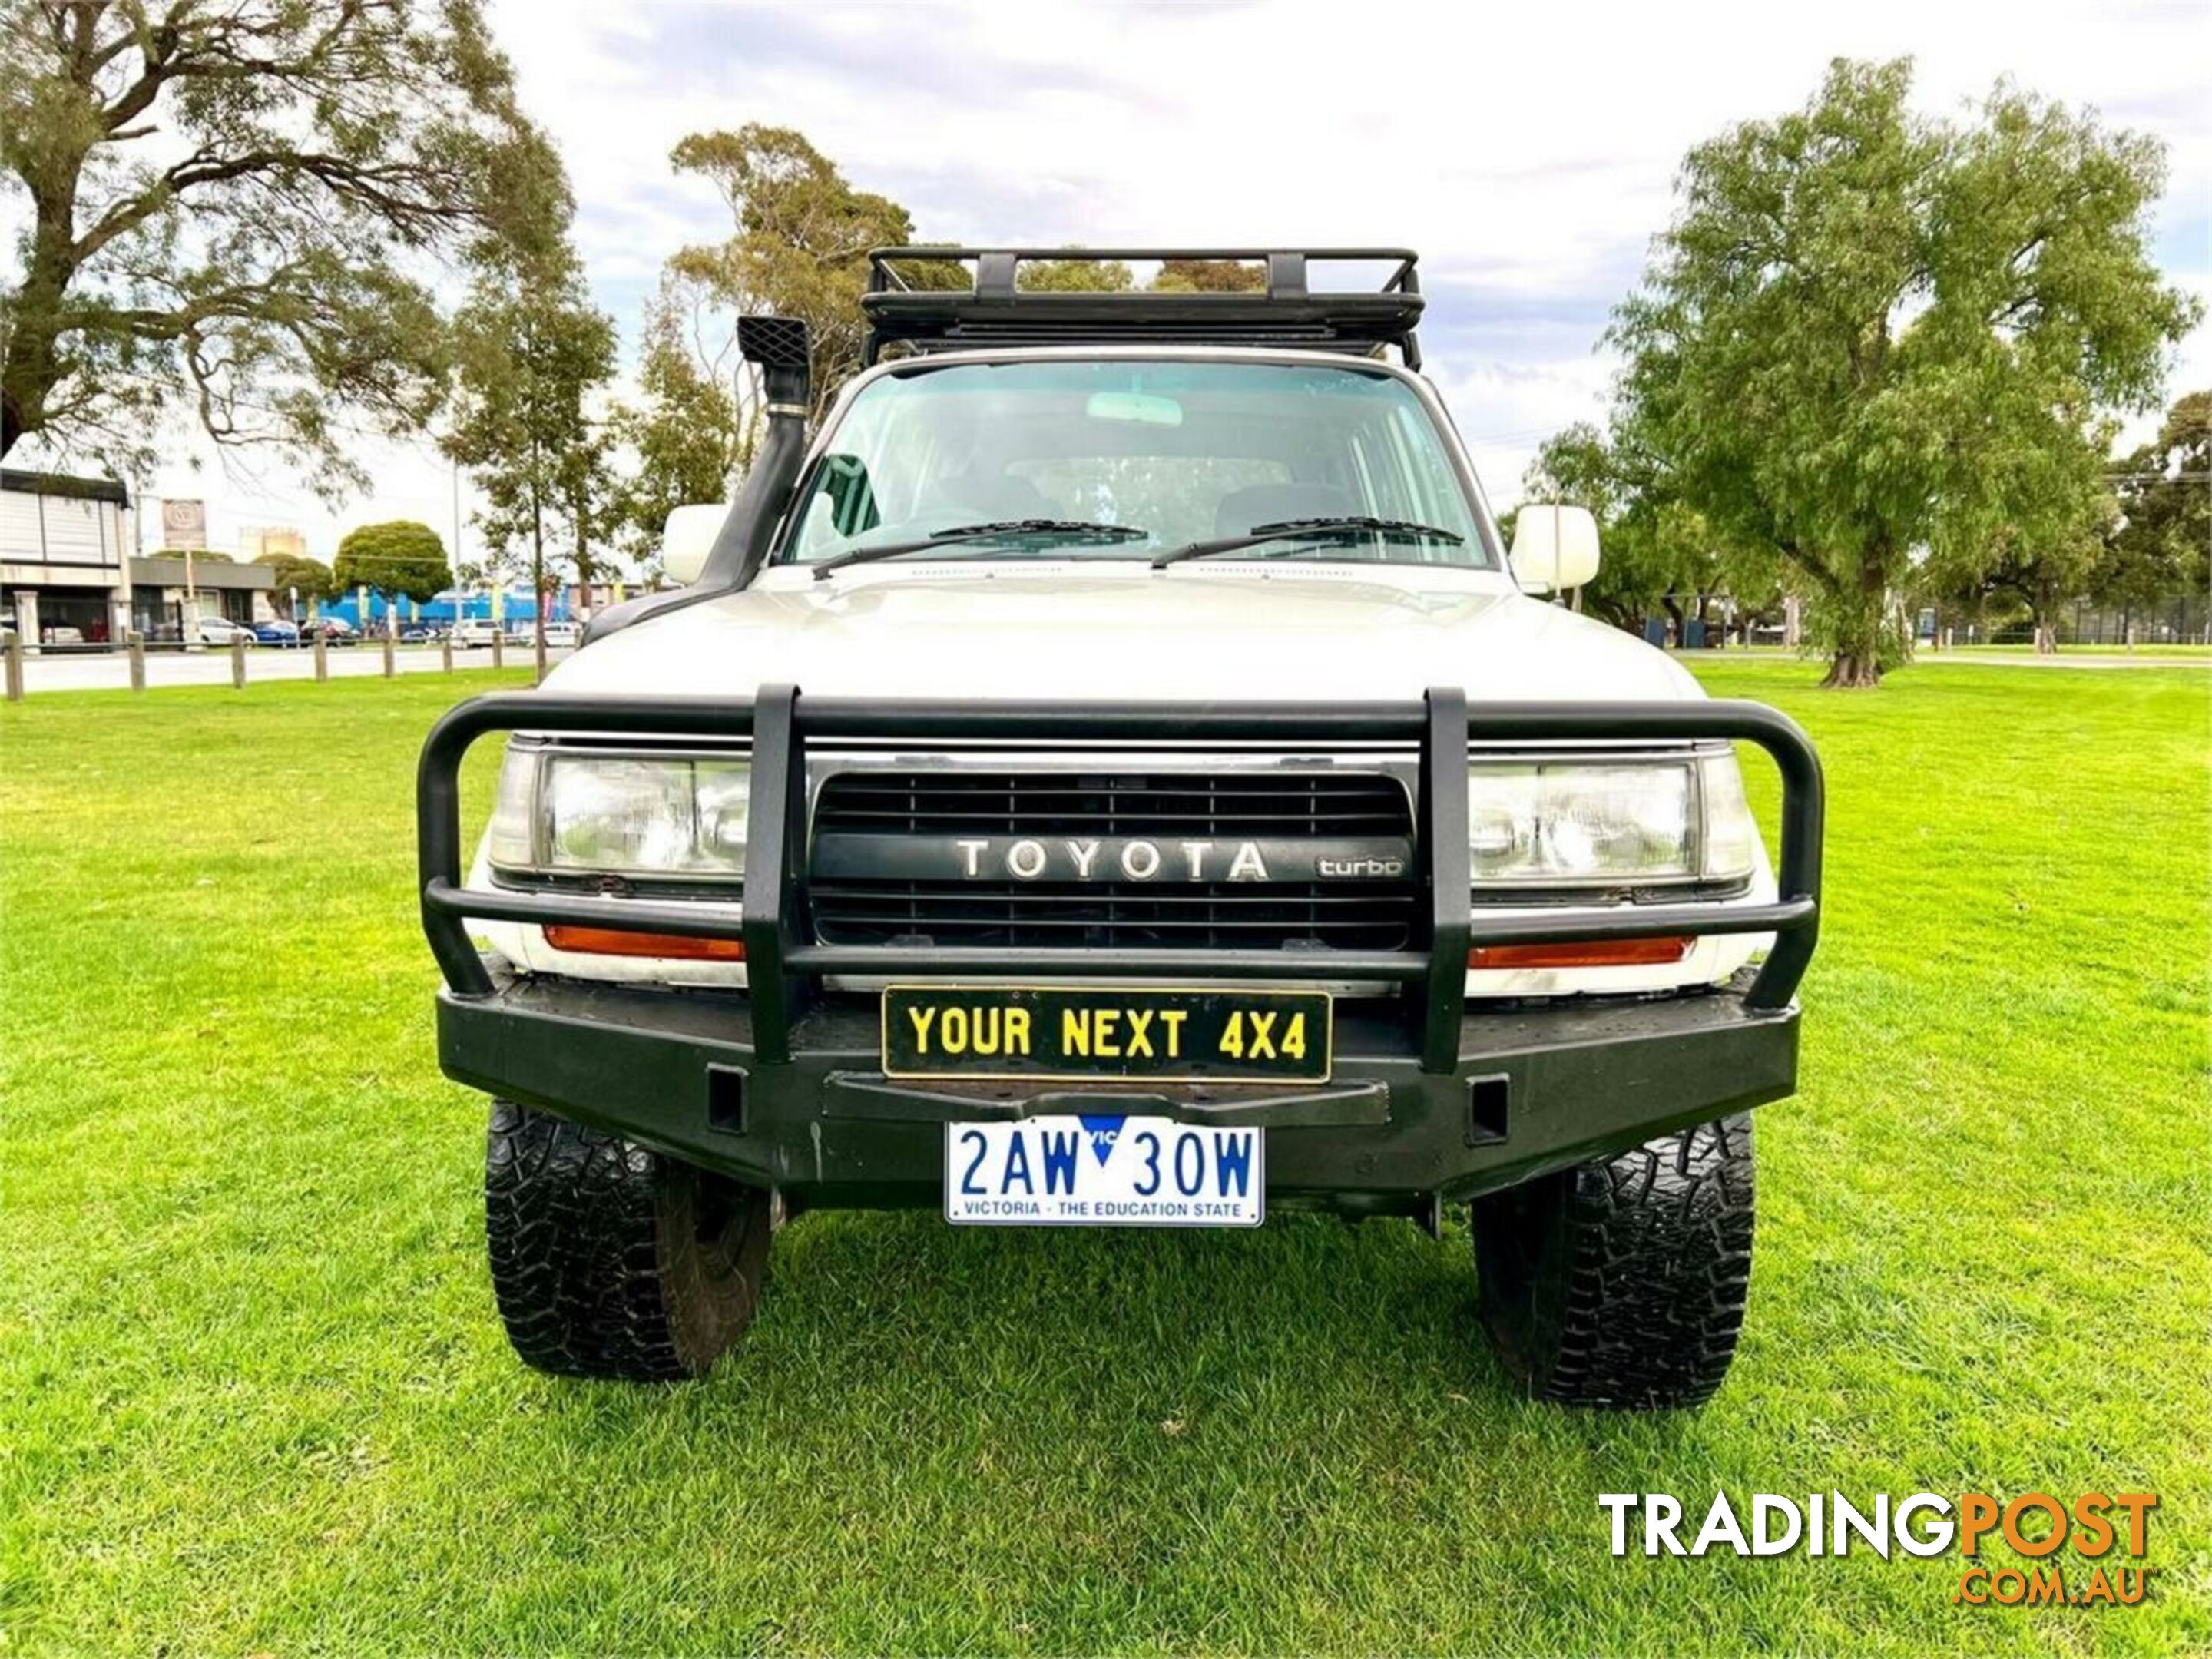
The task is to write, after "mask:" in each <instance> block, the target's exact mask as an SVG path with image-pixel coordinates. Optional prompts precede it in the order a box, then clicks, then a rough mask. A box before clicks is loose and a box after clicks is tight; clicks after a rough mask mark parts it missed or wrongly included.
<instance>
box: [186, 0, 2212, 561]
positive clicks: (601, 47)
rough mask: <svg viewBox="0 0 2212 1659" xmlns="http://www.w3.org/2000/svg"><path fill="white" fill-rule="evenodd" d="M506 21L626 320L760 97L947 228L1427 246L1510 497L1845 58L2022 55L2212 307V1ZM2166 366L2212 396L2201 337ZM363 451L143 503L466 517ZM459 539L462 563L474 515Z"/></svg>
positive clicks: (2017, 63)
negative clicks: (2143, 173)
mask: <svg viewBox="0 0 2212 1659" xmlns="http://www.w3.org/2000/svg"><path fill="white" fill-rule="evenodd" d="M494 14H495V20H496V24H497V28H498V33H499V36H500V39H501V42H502V44H503V45H504V46H506V48H507V51H508V52H509V53H510V54H511V55H512V56H513V59H514V61H515V64H516V68H517V70H518V72H519V74H520V79H521V84H522V92H523V96H524V100H525V102H526V105H527V106H528V107H529V108H530V110H531V111H532V113H533V114H534V115H535V116H536V117H537V118H538V119H539V120H540V121H542V122H543V123H544V125H546V126H547V127H548V128H550V131H552V133H553V135H554V137H555V138H556V141H557V142H558V143H559V144H560V146H561V149H562V153H563V155H565V157H566V158H567V161H568V170H569V172H570V173H571V175H572V177H573V179H574V184H575V189H576V195H577V198H578V204H579V210H578V216H577V224H576V234H577V240H578V244H579V246H580V252H582V255H583V258H584V260H585V264H586V268H587V270H588V271H589V274H590V277H591V282H592V289H593V290H594V292H595V293H596V295H597V296H598V299H599V303H600V304H601V305H602V306H603V307H605V308H606V309H607V310H608V311H609V312H610V313H611V314H612V315H613V316H614V317H615V319H617V322H618V323H619V324H620V325H621V326H622V329H623V334H624V337H625V340H626V341H628V342H634V341H635V337H636V332H637V327H638V319H639V313H640V308H641V304H642V302H643V301H644V299H645V297H646V296H647V294H649V293H650V292H651V290H652V288H653V283H654V281H655V279H656V276H657V275H658V272H659V267H660V262H661V260H662V259H663V258H664V257H665V255H666V254H667V253H668V252H671V250H672V249H674V248H676V247H677V246H679V245H681V244H683V243H685V242H694V241H707V240H715V239H718V238H720V236H722V235H725V234H727V231H728V228H729V223H728V217H727V214H726V210H725V209H724V207H723V205H722V204H721V202H720V199H719V198H718V197H716V196H715V195H714V192H713V191H711V190H710V189H708V188H707V187H705V186H703V185H695V184H692V183H689V182H686V181H682V180H679V179H677V178H675V177H674V176H673V175H672V174H671V172H670V170H669V167H668V161H667V158H668V152H669V149H670V148H671V146H672V145H673V144H674V143H676V141H677V140H678V138H680V137H683V136H684V134H685V133H687V132H692V131H703V130H711V129H714V128H720V127H730V128H734V127H737V126H738V125H742V124H744V122H747V121H762V122H769V123H774V124H779V125H792V126H796V127H799V129H801V130H802V131H805V134H806V135H807V136H808V137H810V138H811V140H812V141H813V142H814V143H816V145H817V146H818V147H819V148H820V149H823V151H824V152H825V153H827V154H828V155H830V156H832V157H833V158H834V159H835V160H836V161H837V162H838V163H839V164H840V165H841V166H842V167H843V169H844V171H845V173H846V175H847V176H848V178H849V179H852V180H853V181H854V183H855V184H856V185H860V186H862V187H864V188H866V189H871V190H877V191H884V192H885V193H886V194H889V195H890V196H891V197H894V198H896V200H898V201H900V202H901V203H902V204H905V206H906V207H907V208H908V210H909V211H910V212H911V213H912V214H913V216H914V220H915V228H916V230H917V233H918V234H920V235H921V237H923V238H926V239H930V240H963V241H972V242H1000V243H1039V242H1060V241H1067V242H1082V243H1088V244H1091V245H1093V246H1106V245H1110V244H1114V243H1146V242H1161V241H1168V242H1172V241H1176V240H1182V241H1187V242H1196V243H1206V242H1216V243H1220V242H1227V243H1246V242H1251V243H1262V244H1265V243H1285V244H1290V243H1298V242H1306V243H1311V244H1319V243H1330V242H1334V243H1347V242H1387V243H1393V244H1396V243H1403V244H1407V245H1410V246H1413V247H1415V248H1418V249H1419V252H1420V253H1421V256H1422V265H1421V268H1422V273H1423V286H1424V288H1425V290H1426V291H1427V293H1428V294H1429V295H1430V296H1431V298H1430V301H1429V307H1430V308H1429V320H1428V322H1427V325H1425V327H1424V328H1423V330H1422V342H1423V347H1424V350H1425V355H1426V356H1427V359H1428V368H1429V371H1430V373H1431V374H1432V375H1433V377H1434V378H1435V379H1436V380H1437V382H1438V384H1439V385H1440V386H1442V387H1443V391H1444V393H1445V396H1446V398H1447V399H1448V401H1449V403H1450V404H1451V407H1452V410H1453V412H1454V414H1455V417H1456V419H1457V421H1458V423H1459V427H1460V429H1461V431H1462V433H1463V434H1464V435H1466V437H1467V438H1468V441H1469V442H1470V444H1471V445H1472V446H1473V447H1474V452H1475V460H1476V464H1477V465H1478V466H1479V467H1480V470H1481V471H1482V473H1483V476H1484V478H1485V481H1486V483H1487V485H1488V487H1489V489H1490V490H1491V492H1492V496H1493V499H1495V500H1497V501H1498V503H1499V504H1500V505H1501V506H1502V505H1504V504H1505V503H1507V502H1510V501H1511V500H1512V499H1513V498H1514V497H1515V495H1516V494H1517V487H1518V482H1519V478H1520V476H1521V471H1522V467H1523V466H1524V465H1526V464H1527V462H1528V458H1529V455H1530V453H1532V451H1533V450H1534V447H1535V446H1536V444H1537V443H1538V442H1539V441H1541V439H1542V438H1543V437H1544V436H1545V435H1547V434H1548V433H1550V432H1551V431H1553V430H1554V429H1556V428H1558V427H1559V426H1560V425H1562V424H1564V423H1565V422H1568V421H1571V420H1574V419H1577V418H1580V417H1584V416H1595V415H1597V414H1598V413H1599V412H1600V411H1601V409H1602V406H1603V399H1604V393H1605V389H1606V386H1607V380H1608V379H1609V376H1610V374H1611V373H1612V370H1613V364H1612V362H1610V361H1609V360H1608V359H1607V356H1605V355H1604V353H1603V352H1602V350H1601V348H1600V342H1599V336H1600V335H1601V332H1602V331H1603V329H1604V326H1605V323H1606V319H1607V312H1608V311H1609V309H1610V307H1612V306H1613V304H1614V302H1615V301H1618V300H1619V299H1620V296H1621V295H1623V294H1624V293H1625V292H1626V290H1627V289H1629V287H1630V286H1631V285H1632V283H1633V282H1634V280H1635V278H1636V276H1637V273H1638V270H1639V269H1640V267H1641V264H1642V261H1643V258H1644V250H1645V247H1646V245H1647V242H1648V240H1649V239H1650V235H1651V234H1652V233H1653V232H1654V231H1655V230H1656V229H1657V228H1659V227H1661V226H1662V224H1664V222H1666V220H1667V217H1668V211H1669V205H1670V191H1671V185H1672V181H1673V177H1674V169H1675V167H1676V166H1677V164H1678V163H1679V161H1680V158H1681V156H1682V154H1683V152H1684V151H1685V150H1686V149H1687V148H1688V147H1689V146H1690V145H1691V144H1692V143H1696V142H1697V141H1698V140H1699V139H1701V138H1704V137H1708V136H1711V134H1713V133H1716V132H1717V131H1721V130H1722V129H1723V128H1725V127H1726V126H1728V125H1729V124H1731V123H1733V122H1735V121H1738V120H1741V119H1744V118H1748V117H1755V116H1764V115H1769V114H1772V113H1774V112H1778V111H1780V110H1783V109H1786V108H1790V107H1793V106H1797V105H1799V104H1801V103H1802V102H1803V101H1804V100H1805V99H1806V98H1807V97H1808V95H1809V94H1811V92H1812V90H1813V89H1814V87H1815V86H1816V85H1817V84H1818V82H1819V80H1820V76H1821V73H1822V70H1823V68H1824V66H1825V65H1826V62H1827V61H1828V59H1830V58H1833V57H1835V56H1838V55H1847V56H1852V57H1863V58H1874V57H1890V56H1895V55H1899V54H1911V56H1912V57H1914V58H1916V59H1917V64H1918V77H1917V88H1918V96H1919V99H1920V101H1921V102H1922V104H1923V106H1925V107H1927V108H1928V109H1929V110H1931V111H1939V112H1952V111H1955V110H1958V109H1959V108H1960V107H1961V106H1963V105H1964V104H1965V103H1966V102H1967V101H1968V100H1976V99H1978V98H1979V97H1980V96H1981V95H1982V94H1984V93H1986V92H1987V91H1988V90H1989V88H1990V85H1991V83H1992V82H1994V81H1995V80H1996V78H1997V77H1998V76H2003V75H2008V76H2012V77H2014V78H2015V79H2016V80H2017V81H2018V82H2021V84H2022V85H2023V86H2026V87H2027V88H2033V89H2034V90H2036V91H2039V92H2041V93H2045V94H2050V95H2052V96H2055V97H2058V98H2061V99H2063V100H2066V101H2067V102H2069V103H2072V104H2087V105H2092V106H2095V107H2096V108H2097V109H2098V110H2100V112H2102V113H2103V114H2104V116H2105V117H2106V118H2107V119H2108V120H2110V121H2111V122H2112V123H2114V124H2116V125H2125V126H2129V127H2133V128H2136V129H2139V130H2142V131H2148V132H2150V133H2152V134H2154V135H2156V136H2157V137H2160V138H2161V139H2163V140H2164V141H2165V143H2166V146H2167V149H2168V155H2169V161H2170V165H2171V167H2172V179H2171V183H2170V186H2169V190H2168V192H2167V195H2166V200H2165V202H2164V204H2162V206H2161V207H2160V211H2159V217H2158V228H2157V235H2156V243H2155V246H2156V252H2157V255H2158V258H2159V259H2160V262H2161V264H2163V265H2164V266H2165V267H2166V270H2167V271H2168V272H2169V273H2170V274H2171V275H2172V276H2173V277H2174V278H2175V279H2176V280H2179V281H2181V282H2184V283H2187V284H2188V285H2189V286H2191V288H2193V289H2196V290H2197V292H2199V293H2203V294H2207V295H2212V95H2208V92H2207V86H2208V74H2207V70H2208V66H2212V5H2208V4H2207V3H2205V0H2171V3H2143V4H2135V5H2124V4H2114V5H2106V6H2088V5H2074V6H2037V5H2033V4H2026V3H2014V4H2008V5H2002V6H1995V5H1990V6H1976V5H1958V4H1944V3H1935V0H1912V3H1896V4H1892V3H1854V4H1850V5H1841V4H1832V5H1828V6H1819V5H1812V6H1806V5H1799V6H1784V5H1777V4H1773V3H1765V4H1747V5H1741V6H1738V5H1717V4H1710V5H1699V4H1673V5H1664V6H1647V5H1627V4H1621V5H1613V6H1606V5H1592V6H1582V5H1574V4H1563V3H1559V0H1539V3H1534V4H1528V5H1519V6H1475V5H1471V4H1464V3H1462V4H1438V5H1434V6H1428V7H1424V6H1404V5H1399V6H1379V5H1377V6H1361V5H1356V4H1346V3H1344V0H1333V3H1328V4H1316V5H1304V4H1291V3H1261V0H1254V3H1234V4H1219V5H1201V4H1169V3H1155V4H1143V5H1119V6H1109V5H1092V6H1079V5H1073V4H1048V3H1041V0H1028V3H1008V4H995V3H970V4H965V5H949V6H944V7H938V6H933V5H924V4H918V3H917V4H901V5H896V6H888V7H873V6H863V5H848V4H837V3H824V0H811V3H805V4H800V5H791V6H763V5H753V4H742V5H741V4H736V3H713V0H649V3H629V4H615V3H605V0H597V3H595V0H494ZM1369 23H1372V25H1373V26H1374V27H1375V29H1376V34H1375V37H1374V38H1373V39H1372V40H1366V39H1363V38H1362V37H1361V34H1360V30H1361V28H1362V27H1364V26H1365V25H1367V24H1369ZM2172 384H2173V387H2174V389H2176V390H2179V389H2180V388H2182V387H2185V386H2203V385H2206V384H2212V334H2208V331H2206V330H2203V329H2200V330H2199V331H2198V332H2197V336H2196V337H2193V338H2192V339H2191V341H2190V342H2189V343H2187V345H2186V346H2185V349H2184V351H2183V354H2182V361H2181V364H2180V368H2179V371H2178V373H2177V375H2176V377H2175V380H2174V381H2173V383H2172ZM2141 424H2142V423H2138V426H2139V427H2140V426H2141ZM372 459H373V462H374V473H375V476H376V479H377V483H376V488H375V490H374V494H373V495H371V496H370V497H369V498H368V499H367V500H365V501H356V502H353V503H349V504H348V505H346V506H345V507H341V508H340V509H339V510H338V511H337V512H336V513H332V512H331V511H329V510H327V509H325V508H324V507H321V506H320V505H319V503H317V502H316V501H314V499H313V497H312V496H311V495H309V494H308V493H307V491H306V490H305V489H302V488H301V487H300V486H299V485H298V484H297V483H295V482H294V481H292V480H290V479H289V478H287V477H284V476H283V474H282V473H274V474H268V475H265V476H264V477H262V478H261V479H260V480H259V481H258V483H256V482H255V481H254V480H252V479H249V478H247V477H245V476H244V475H243V474H241V473H239V472H237V471H236V470H235V469H234V468H233V469H229V470H228V476H226V469H225V468H224V467H223V466H222V465H221V464H219V463H216V464H210V465H205V466H204V467H203V468H202V470H201V471H199V472H198V473H197V474H195V473H193V472H192V471H191V470H190V469H189V468H187V467H185V466H182V465H179V466H177V467H173V468H170V469H167V470H166V471H163V472H162V473H161V475H160V476H159V477H158V478H157V480H156V490H155V494H157V495H204V496H205V497H206V498H207V500H208V501H209V507H210V543H211V544H213V545H215V546H216V547H228V546H234V545H235V543H236V538H237V535H238V532H239V531H240V529H241V528H243V527H244V526H248V525H252V524H260V523H284V524H292V525H296V526H300V527H301V528H302V529H304V530H306V531H307V534H308V538H309V542H310V544H311V546H312V547H313V550H314V551H315V552H316V553H317V554H318V555H319V556H324V557H328V556H330V554H331V551H332V550H333V549H334V546H335V544H336V540H337V536H338V535H339V534H341V533H342V532H343V529H344V528H346V527H348V526H351V525H353V524H356V523H361V522H364V521H367V520H373V519H384V518H395V517H407V518H420V519H422V520H427V521H428V522H429V523H431V524H432V525H434V526H437V527H438V528H439V529H440V530H441V532H447V533H450V526H451V525H452V523H453V494H452V491H453V483H452V479H451V477H450V474H449V473H448V472H447V470H446V469H445V468H444V466H443V465H442V464H441V463H440V462H438V461H437V460H436V459H435V458H433V457H430V456H428V455H427V454H422V455H417V454H413V453H384V452H381V451H380V452H377V453H374V456H373V458H372ZM466 505H467V503H466V500H465V485H464V502H463V506H464V510H465V508H466ZM150 522H151V519H150V515H149V523H150ZM465 540H466V543H467V545H466V546H465V548H464V552H465V553H470V552H472V551H473V550H474V543H475V536H474V532H473V531H472V530H471V531H469V532H466V533H465Z"/></svg>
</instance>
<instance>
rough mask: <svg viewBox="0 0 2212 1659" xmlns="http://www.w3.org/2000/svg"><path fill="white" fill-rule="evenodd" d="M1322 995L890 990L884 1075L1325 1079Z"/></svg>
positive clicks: (1326, 1018) (1326, 1008)
mask: <svg viewBox="0 0 2212 1659" xmlns="http://www.w3.org/2000/svg"><path fill="white" fill-rule="evenodd" d="M1330 1013H1331V1005H1330V1001H1329V996H1328V993H1327V992H1326V991H1242V990H1238V991H1184V990H1152V989H1134V990H1103V989H1098V990H1093V989H1085V988H1076V987H1065V986H1050V987H1046V986H1003V985H991V986H982V985H894V986H891V987H890V988H888V989H887V990H885V991H884V1019H883V1044H884V1076H886V1077H895V1078H939V1079H963V1078H964V1079H970V1080H984V1081H988V1080H995V1079H1000V1078H1010V1077H1011V1078H1029V1079H1037V1080H1040V1081H1054V1080H1059V1081H1065V1082H1087V1083H1097V1082H1109V1081H1114V1082H1119V1081H1130V1082H1148V1083H1325V1082H1327V1081H1328V1074H1329V1045H1330V1041H1331V1036H1332V1033H1331V1030H1330Z"/></svg>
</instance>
